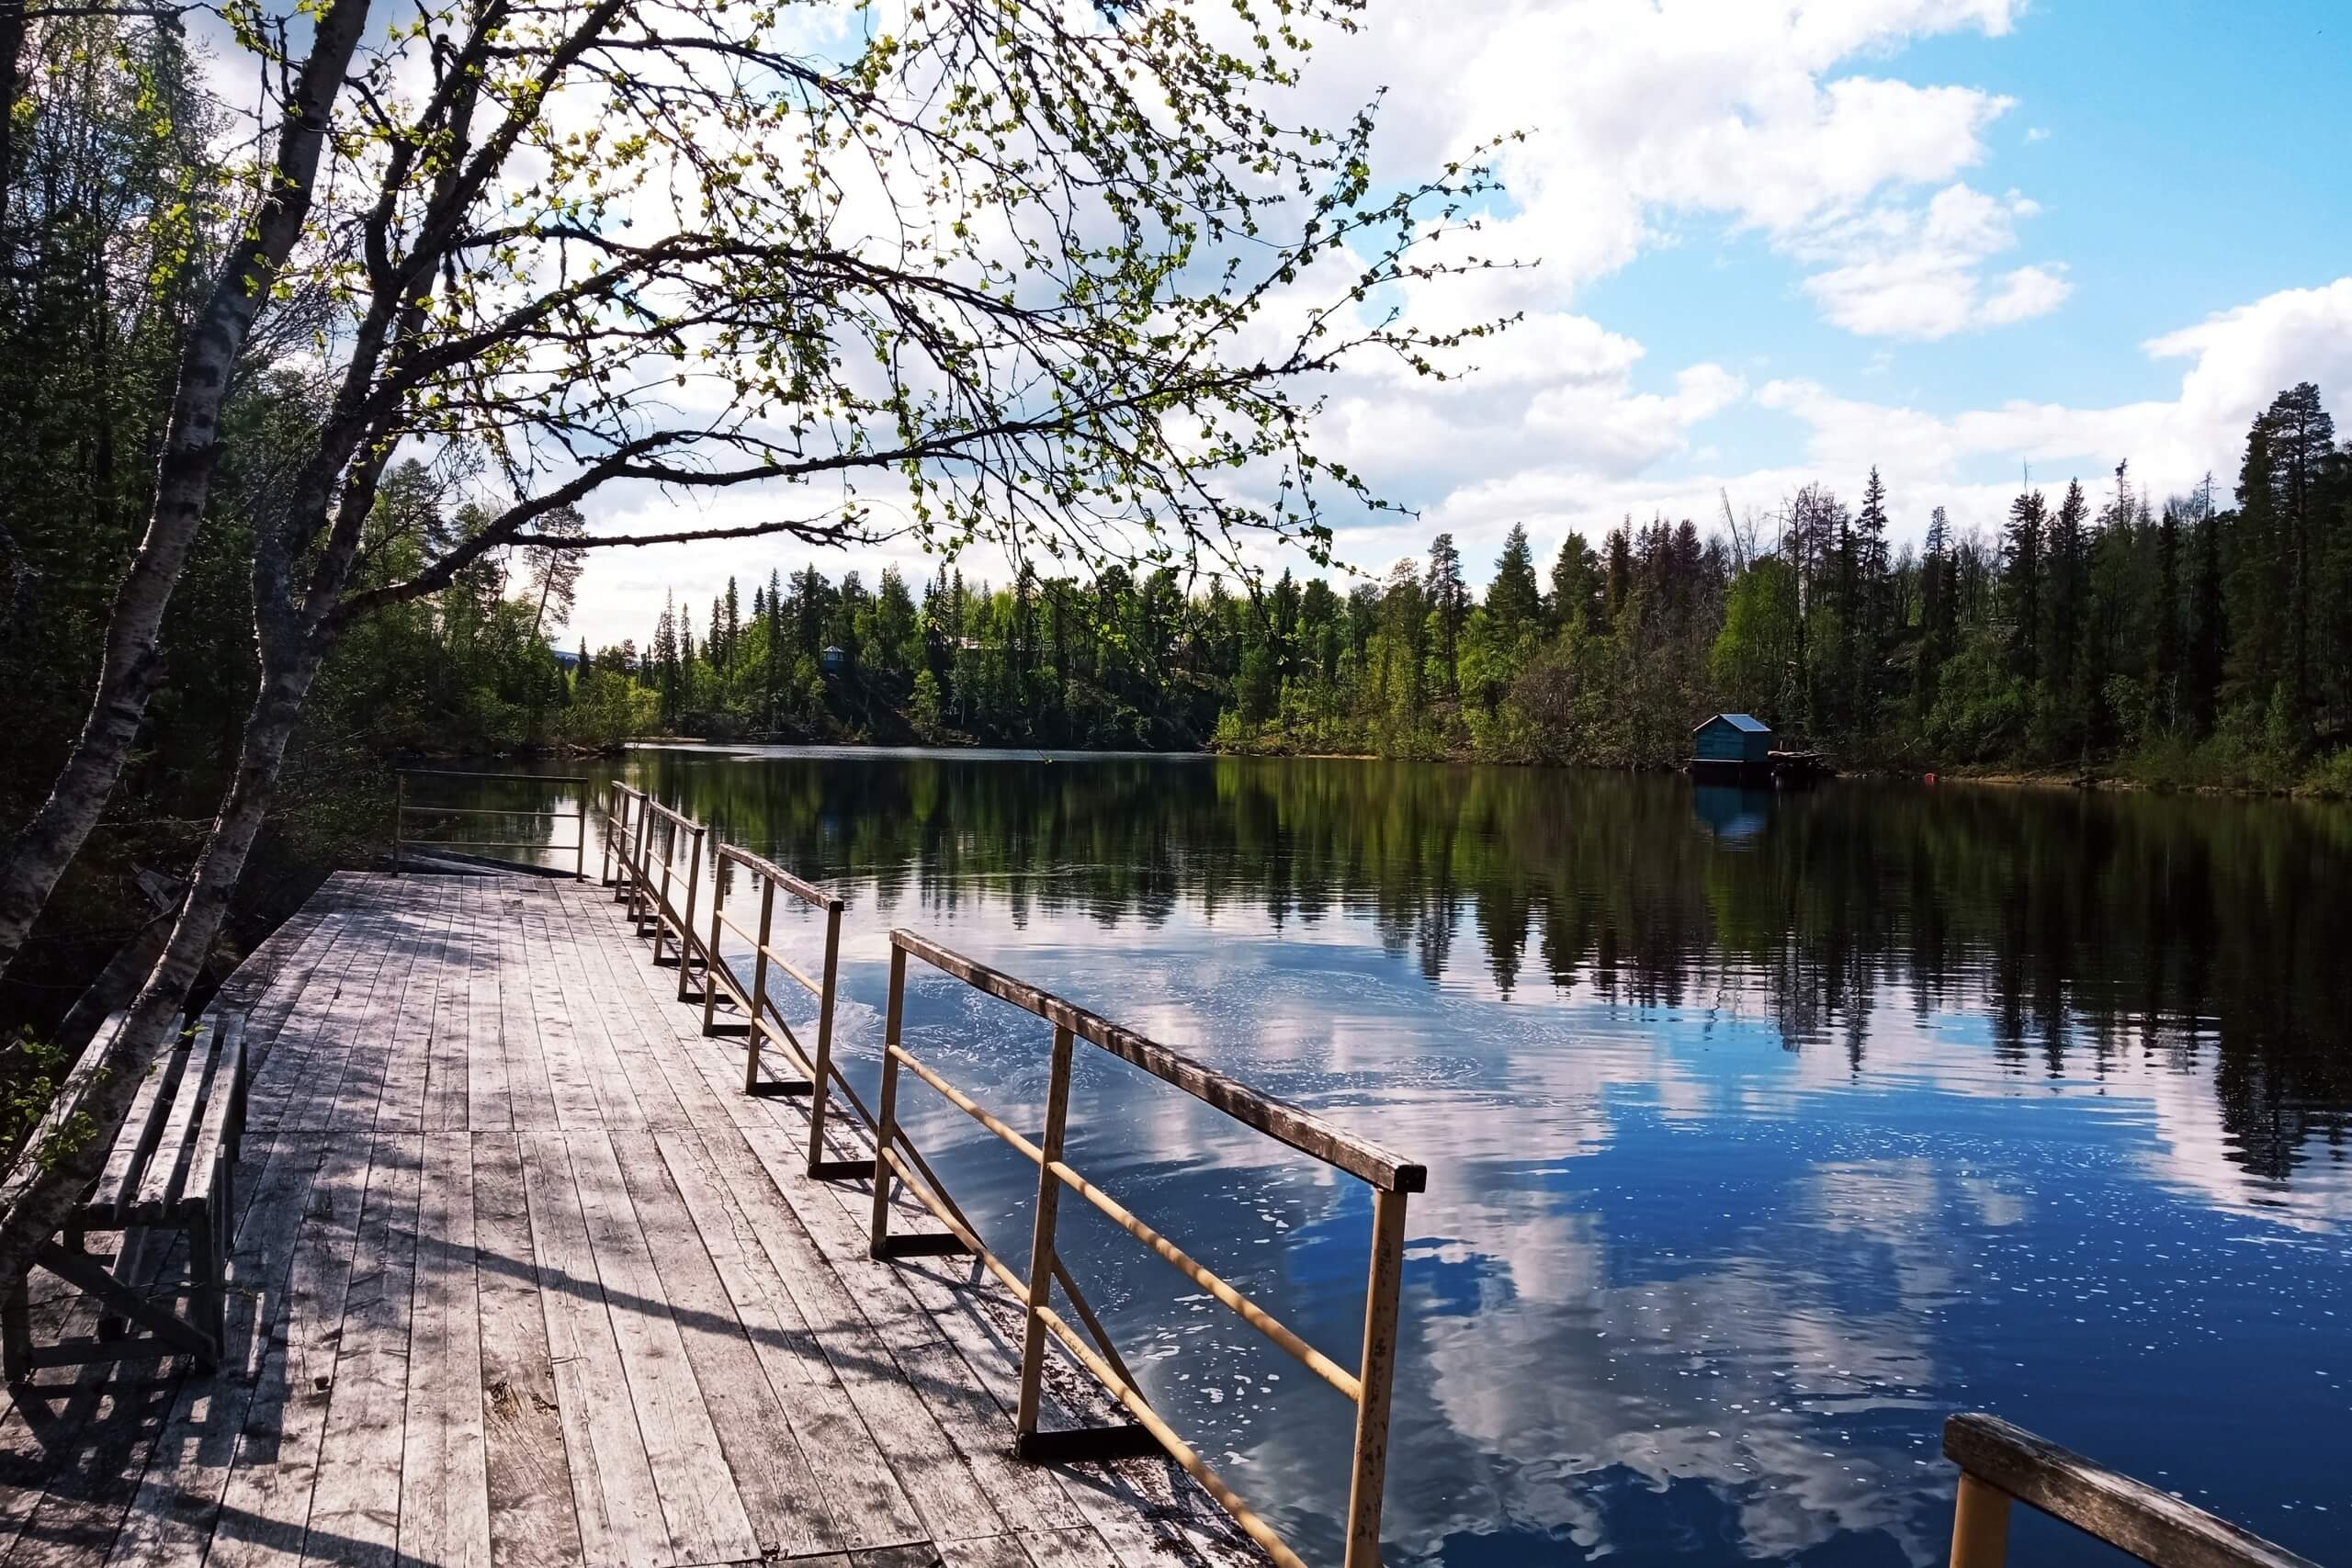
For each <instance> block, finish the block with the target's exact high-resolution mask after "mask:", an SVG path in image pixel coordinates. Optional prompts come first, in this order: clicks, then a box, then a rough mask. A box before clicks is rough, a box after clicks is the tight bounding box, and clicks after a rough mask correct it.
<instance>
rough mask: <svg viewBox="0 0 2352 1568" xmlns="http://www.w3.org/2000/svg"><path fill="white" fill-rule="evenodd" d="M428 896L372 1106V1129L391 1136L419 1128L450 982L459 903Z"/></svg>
mask: <svg viewBox="0 0 2352 1568" xmlns="http://www.w3.org/2000/svg"><path fill="white" fill-rule="evenodd" d="M435 880H436V881H437V880H440V879H438V878H435ZM429 897H430V904H429V906H428V908H429V909H430V915H429V918H428V919H425V920H424V922H423V923H424V930H423V931H422V932H421V933H420V934H421V938H422V940H421V942H420V943H419V948H418V952H417V955H416V966H415V968H413V970H411V971H410V974H409V979H408V985H407V986H406V987H404V988H403V989H402V991H401V999H400V1005H399V1006H398V1007H397V1008H396V1009H394V1010H393V1013H392V1024H391V1033H390V1039H388V1040H387V1041H386V1042H385V1045H384V1052H383V1072H382V1083H383V1087H382V1091H381V1094H380V1097H379V1100H378V1102H377V1109H376V1122H375V1124H376V1125H377V1126H378V1127H379V1128H384V1129H387V1130H389V1131H391V1132H395V1133H417V1132H422V1131H424V1091H425V1084H426V1081H427V1077H428V1074H429V1069H428V1066H427V1064H428V1062H429V1060H430V1056H431V1053H432V1050H433V1035H434V1026H435V1022H436V1021H437V1020H438V1019H439V1017H440V1011H441V992H442V987H444V986H446V985H448V984H451V983H452V975H451V964H450V959H449V939H450V936H451V934H452V932H453V931H455V929H456V927H457V924H458V916H459V913H460V911H461V910H462V909H463V908H464V905H463V901H462V900H461V899H459V898H458V897H455V896H453V895H452V894H451V893H449V892H447V891H445V890H443V889H440V888H433V889H431V890H430V893H429ZM458 983H460V984H461V983H462V982H458Z"/></svg>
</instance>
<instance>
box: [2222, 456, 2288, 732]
mask: <svg viewBox="0 0 2352 1568" xmlns="http://www.w3.org/2000/svg"><path fill="white" fill-rule="evenodd" d="M2273 478H2274V469H2273V464H2272V462H2271V457H2270V422H2269V420H2268V418H2267V416H2266V417H2265V418H2262V419H2257V420H2256V421H2255V422H2254V427H2253V428H2252V429H2250V430H2248V431H2247V432H2246V437H2245V457H2244V459H2243V460H2242V461H2241V462H2240V463H2239V465H2238V509H2237V513H2236V514H2235V516H2234V517H2233V518H2232V519H2231V520H2230V522H2229V525H2228V528H2229V536H2230V552H2229V625H2230V629H2231V631H2232V633H2233V636H2232V637H2231V638H2230V641H2229V656H2228V662H2227V664H2226V666H2225V671H2226V674H2227V681H2226V682H2225V686H2224V691H2223V695H2224V697H2225V698H2226V700H2227V701H2228V702H2229V703H2230V704H2231V705H2233V706H2237V707H2242V708H2245V709H2246V710H2248V711H2250V712H2253V713H2256V714H2259V713H2261V712H2264V711H2266V710H2267V708H2268V707H2269V705H2270V697H2271V694H2272V692H2273V691H2274V690H2275V689H2276V687H2277V686H2278V677H2279V674H2280V670H2281V666H2282V664H2283V662H2284V657H2283V656H2284V652H2285V640H2286V639H2285V637H2283V635H2282V633H2283V630H2284V623H2285V621H2286V610H2287V604H2286V600H2287V592H2286V572H2285V570H2284V566H2285V562H2284V557H2285V551H2284V550H2283V548H2282V547H2281V544H2280V540H2279V529H2278V492H2277V491H2276V490H2275V489H2274V488H2273Z"/></svg>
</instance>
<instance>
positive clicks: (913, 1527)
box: [654, 1129, 925, 1547]
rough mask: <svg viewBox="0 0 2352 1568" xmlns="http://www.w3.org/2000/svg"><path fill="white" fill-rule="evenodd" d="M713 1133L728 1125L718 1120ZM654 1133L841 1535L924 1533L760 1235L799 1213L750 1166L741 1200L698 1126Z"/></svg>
mask: <svg viewBox="0 0 2352 1568" xmlns="http://www.w3.org/2000/svg"><path fill="white" fill-rule="evenodd" d="M716 1135H717V1136H719V1137H723V1138H731V1137H732V1136H733V1135H734V1134H732V1133H731V1132H728V1131H726V1130H724V1129H721V1130H719V1131H718V1134H716ZM654 1136H655V1140H656V1142H657V1144H658V1145H659V1146H660V1148H661V1151H662V1160H663V1162H664V1164H666V1165H667V1167H668V1168H669V1170H670V1174H671V1177H672V1179H673V1181H675V1182H676V1184H677V1187H678V1191H679V1194H680V1196H681V1197H682V1198H683V1199H684V1202H685V1206H686V1208H687V1210H688V1211H689V1212H690V1213H692V1214H693V1215H694V1217H695V1225H696V1228H697V1231H698V1234H699V1235H700V1236H701V1238H702V1241H703V1246H704V1249H705V1252H706V1255H707V1257H708V1258H710V1261H711V1264H712V1266H713V1267H714V1268H715V1269H717V1270H718V1275H719V1278H720V1280H721V1281H722V1282H723V1283H724V1285H725V1286H726V1289H727V1293H728V1297H729V1301H730V1302H731V1303H732V1304H733V1307H734V1310H735V1313H736V1316H737V1319H738V1321H740V1322H741V1324H742V1325H744V1328H745V1330H746V1331H747V1332H748V1333H749V1334H750V1336H751V1338H752V1347H753V1348H754V1350H755V1351H756V1352H757V1354H758V1356H759V1359H760V1364H761V1366H762V1367H763V1369H764V1370H765V1371H766V1373H767V1377H768V1381H769V1383H770V1386H772V1387H773V1388H774V1389H775V1392H776V1393H777V1395H778V1397H779V1398H780V1399H781V1400H782V1401H783V1404H784V1409H785V1416H786V1420H787V1421H789V1422H790V1423H791V1427H792V1430H793V1433H794V1435H795V1436H796V1437H797V1438H798V1439H799V1444H800V1450H801V1452H802V1453H803V1454H804V1455H805V1456H806V1457H807V1459H808V1461H809V1469H810V1471H811V1472H813V1475H814V1478H815V1483H816V1495H817V1497H818V1498H819V1499H820V1500H821V1502H822V1504H823V1506H824V1510H825V1512H826V1513H827V1514H828V1515H829V1516H830V1517H831V1520H832V1526H833V1529H834V1530H835V1532H836V1534H837V1539H838V1540H839V1541H840V1543H841V1544H842V1545H843V1546H847V1547H865V1546H888V1545H894V1544H899V1543H903V1542H907V1541H912V1540H922V1539H923V1538H924V1535H925V1532H924V1529H923V1527H922V1519H921V1518H920V1517H918V1516H917V1514H916V1513H915V1508H914V1504H913V1503H912V1502H911V1501H910V1499H909V1498H908V1496H907V1494H906V1490H905V1488H904V1487H902V1486H900V1485H899V1479H898V1476H897V1475H896V1474H895V1473H894V1472H892V1470H891V1468H890V1465H889V1461H888V1460H886V1459H885V1458H884V1457H883V1454H882V1450H881V1449H880V1447H879V1446H878V1445H877V1444H876V1442H875V1439H874V1434H873V1433H872V1431H870V1430H869V1429H868V1428H867V1427H866V1425H865V1421H864V1419H863V1418H861V1417H860V1416H859V1415H858V1413H857V1409H856V1407H855V1405H854V1404H852V1402H851V1400H850V1398H849V1395H848V1393H847V1392H846V1391H845V1390H844V1389H843V1388H842V1382H841V1379H840V1377H839V1376H838V1375H837V1374H836V1373H835V1372H834V1371H833V1368H832V1365H831V1362H829V1361H828V1360H827V1359H826V1358H825V1353H824V1351H823V1349H822V1348H820V1346H819V1345H818V1343H817V1339H816V1337H815V1335H814V1334H813V1333H811V1332H810V1330H809V1325H808V1324H807V1323H806V1322H805V1321H804V1320H803V1319H802V1317H801V1315H800V1309H799V1307H798V1306H797V1305H796V1304H795V1303H794V1302H793V1300H792V1296H791V1293H790V1292H788V1291H787V1290H786V1288H785V1285H784V1282H783V1281H782V1280H780V1279H779V1278H778V1277H777V1275H776V1272H775V1267H774V1265H773V1264H772V1263H771V1262H770V1261H769V1258H768V1255H767V1253H766V1251H765V1249H764V1247H763V1245H762V1242H761V1239H760V1234H759V1232H760V1227H761V1226H763V1225H792V1224H797V1223H798V1222H797V1221H796V1220H795V1219H794V1218H793V1217H792V1214H791V1212H790V1211H789V1210H787V1209H786V1208H785V1207H784V1202H783V1200H782V1199H781V1198H780V1197H778V1196H777V1195H776V1194H775V1192H773V1191H772V1190H766V1189H765V1184H764V1183H763V1182H759V1181H758V1180H757V1178H756V1176H755V1177H754V1178H753V1179H752V1180H753V1185H752V1187H751V1188H749V1189H747V1190H745V1191H744V1192H743V1193H742V1195H741V1201H739V1197H738V1194H737V1193H736V1192H735V1191H733V1190H729V1186H728V1185H727V1184H726V1183H725V1182H724V1181H722V1180H721V1179H720V1178H719V1177H718V1174H717V1173H716V1171H715V1170H714V1168H713V1164H712V1160H711V1156H710V1154H709V1152H708V1150H707V1147H706V1146H705V1141H704V1139H703V1138H702V1137H701V1136H699V1135H697V1134H695V1133H693V1132H691V1131H688V1130H684V1129H675V1130H669V1129H665V1130H664V1131H662V1132H661V1133H658V1134H655V1135H654ZM756 1523H757V1521H756V1520H754V1524H755V1525H756Z"/></svg>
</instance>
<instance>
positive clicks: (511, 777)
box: [392, 768, 588, 784]
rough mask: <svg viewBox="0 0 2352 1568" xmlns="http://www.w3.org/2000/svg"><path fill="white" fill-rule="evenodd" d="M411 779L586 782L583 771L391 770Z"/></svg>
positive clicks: (509, 782) (541, 782) (540, 782)
mask: <svg viewBox="0 0 2352 1568" xmlns="http://www.w3.org/2000/svg"><path fill="white" fill-rule="evenodd" d="M392 771H393V772H394V773H399V774H401V775H402V776H403V777H406V778H412V779H496V780H499V781H501V782H502V783H505V784H586V783H587V782H588V776H587V775H586V774H585V773H473V772H470V771H469V770H467V769H464V768H395V769H393V770H392Z"/></svg>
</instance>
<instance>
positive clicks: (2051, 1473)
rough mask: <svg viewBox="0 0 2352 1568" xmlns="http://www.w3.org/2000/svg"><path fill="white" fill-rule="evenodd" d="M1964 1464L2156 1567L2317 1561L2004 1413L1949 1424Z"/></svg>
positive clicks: (2252, 1567) (2273, 1567)
mask: <svg viewBox="0 0 2352 1568" xmlns="http://www.w3.org/2000/svg"><path fill="white" fill-rule="evenodd" d="M1944 1455H1945V1457H1946V1458H1948V1459H1950V1460H1951V1461H1953V1462H1954V1463H1956V1464H1958V1465H1959V1466H1960V1467H1961V1469H1962V1470H1963V1471H1965V1472H1967V1473H1969V1474H1970V1475H1973V1476H1975V1477H1976V1478H1977V1479H1978V1480H1980V1481H1984V1482H1986V1483H1990V1484H1991V1485H1993V1486H1995V1487H1996V1488H1997V1489H1999V1490H2000V1491H2002V1492H2006V1493H2007V1494H2008V1495H2010V1496H2012V1497H2015V1498H2017V1499H2018V1501H2020V1502H2023V1503H2029V1504H2030V1505H2032V1506H2034V1507H2037V1508H2039V1509H2041V1511H2042V1512H2043V1513H2045V1514H2049V1515H2051V1516H2052V1517H2055V1518H2060V1519H2064V1520H2065V1521H2066V1523H2068V1524H2070V1525H2073V1526H2074V1527H2075V1529H2079V1530H2082V1531H2084V1532H2086V1534H2089V1535H2091V1536H2094V1537H2096V1538H2097V1539H2098V1540H2103V1541H2105V1542H2107V1543H2108V1544H2109V1546H2114V1547H2120V1548H2121V1549H2122V1550H2123V1551H2128V1552H2130V1553H2131V1555H2132V1556H2134V1557H2137V1558H2138V1559H2140V1560H2141V1561H2142V1562H2148V1563H2152V1564H2154V1568H2315V1565H2314V1564H2312V1562H2309V1561H2308V1560H2306V1559H2304V1558H2302V1557H2299V1556H2297V1555H2296V1554H2295V1553H2294V1552H2291V1551H2288V1550H2287V1549H2286V1548H2285V1547H2283V1546H2275V1545H2273V1544H2272V1543H2270V1542H2269V1541H2267V1540H2263V1539H2262V1538H2261V1537H2260V1536H2258V1535H2256V1534H2255V1533H2254V1532H2252V1531H2251V1530H2245V1529H2239V1528H2238V1527H2237V1526H2236V1525H2233V1524H2232V1523H2230V1522H2229V1521H2228V1520H2227V1519H2223V1518H2220V1517H2216V1516H2215V1515H2212V1514H2209V1513H2207V1512H2206V1511H2205V1510H2204V1509H2202V1508H2199V1507H2197V1506H2194V1505H2192V1504H2188V1503H2184V1502H2182V1501H2181V1500H2180V1499H2179V1498H2177V1497H2176V1496H2174V1495H2172V1494H2171V1493H2169V1492H2166V1491H2164V1490H2162V1489H2161V1488H2159V1487H2154V1486H2151V1485H2149V1484H2148V1483H2146V1482H2144V1481H2134V1480H2133V1479H2131V1477H2130V1476H2128V1475H2125V1474H2122V1473H2121V1472H2118V1471H2113V1470H2109V1468H2108V1467H2107V1466H2105V1465H2103V1464H2098V1463H2094V1462H2093V1461H2090V1460H2087V1459H2085V1458H2084V1457H2083V1456H2082V1455H2080V1454H2078V1453H2075V1452H2074V1451H2073V1450H2068V1449H2062V1448H2060V1447H2059V1446H2058V1445H2057V1444H2055V1443H2053V1442H2051V1441H2049V1440H2047V1439H2046V1438H2039V1437H2036V1436H2035V1435H2034V1434H2032V1433H2031V1432H2029V1431H2027V1430H2026V1429H2025V1428H2024V1427H2017V1426H2012V1425H2011V1424H2010V1423H2008V1422H2007V1421H2003V1420H2001V1419H1999V1418H1997V1417H1996V1416H1982V1415H1974V1414H1962V1415H1959V1416H1952V1417H1951V1419H1950V1420H1948V1421H1946V1422H1945V1423H1944Z"/></svg>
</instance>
